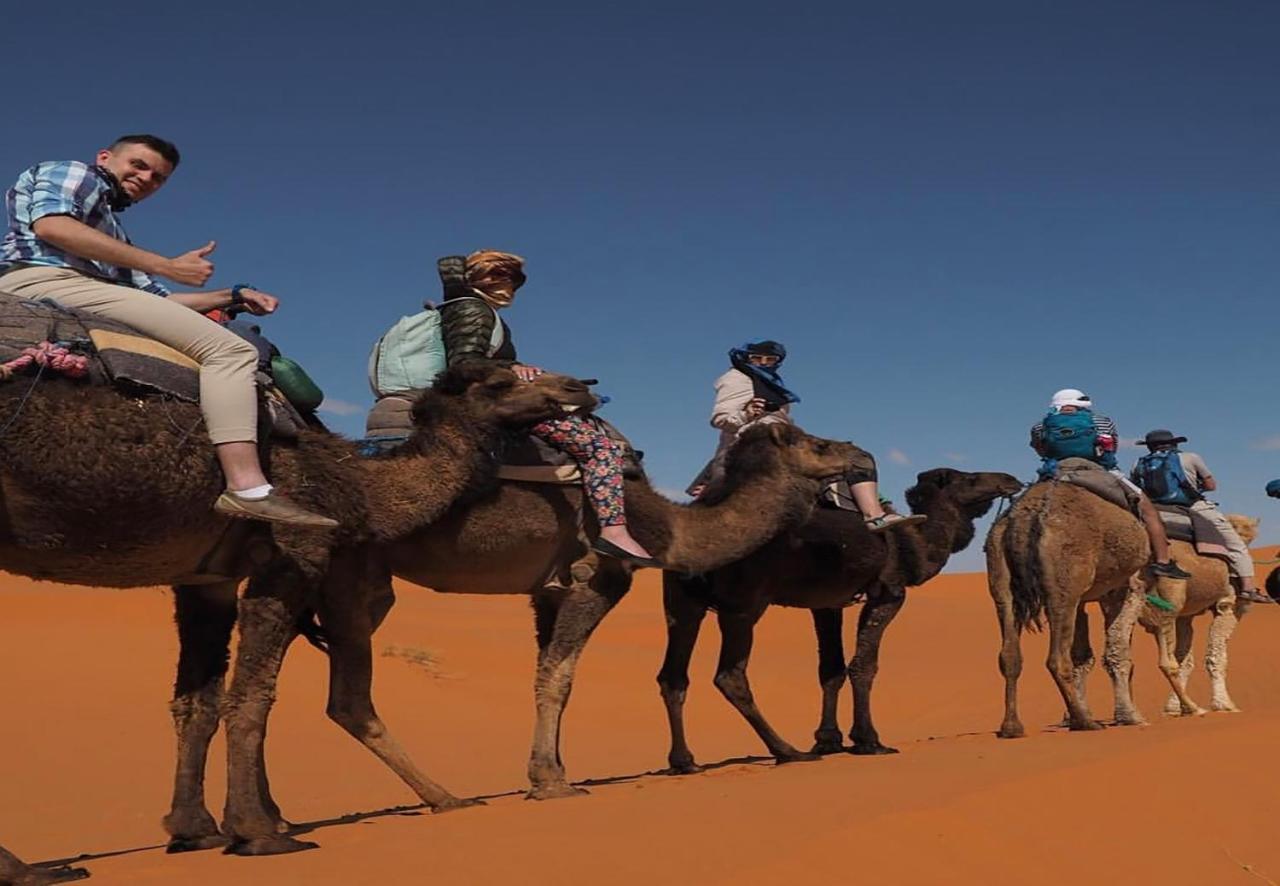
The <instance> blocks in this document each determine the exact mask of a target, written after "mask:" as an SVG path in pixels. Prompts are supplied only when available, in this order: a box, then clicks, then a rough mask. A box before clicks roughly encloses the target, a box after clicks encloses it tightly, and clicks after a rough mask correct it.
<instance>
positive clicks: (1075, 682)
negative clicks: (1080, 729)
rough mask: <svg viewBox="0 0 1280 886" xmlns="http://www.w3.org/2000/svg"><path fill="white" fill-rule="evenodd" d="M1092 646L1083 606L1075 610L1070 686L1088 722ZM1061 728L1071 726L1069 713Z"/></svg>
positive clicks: (1089, 713) (1089, 715)
mask: <svg viewBox="0 0 1280 886" xmlns="http://www.w3.org/2000/svg"><path fill="white" fill-rule="evenodd" d="M1093 665H1094V658H1093V644H1092V642H1090V640H1089V613H1088V612H1086V611H1085V608H1084V604H1081V605H1080V606H1079V608H1077V609H1076V628H1075V634H1074V635H1073V637H1072V639H1071V686H1072V688H1073V689H1074V690H1075V694H1076V698H1077V699H1079V701H1080V706H1081V707H1082V708H1083V709H1084V711H1085V714H1086V715H1087V716H1088V718H1089V719H1090V720H1092V719H1093V711H1092V710H1090V708H1089V672H1090V671H1092V670H1093ZM1062 725H1063V726H1070V725H1071V714H1070V712H1068V713H1066V714H1065V715H1063V718H1062Z"/></svg>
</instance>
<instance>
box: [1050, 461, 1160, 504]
mask: <svg viewBox="0 0 1280 886" xmlns="http://www.w3.org/2000/svg"><path fill="white" fill-rule="evenodd" d="M1041 482H1053V483H1070V484H1072V485H1074V486H1079V487H1080V488H1081V489H1086V490H1088V491H1089V492H1092V493H1093V494H1094V495H1096V496H1098V497H1099V498H1101V499H1103V500H1104V501H1109V502H1111V504H1113V505H1115V506H1116V507H1120V508H1124V509H1125V510H1126V511H1129V512H1130V513H1132V514H1134V515H1135V516H1136V515H1138V514H1139V503H1140V502H1141V500H1142V499H1141V497H1140V496H1139V495H1138V494H1137V493H1135V492H1134V491H1133V490H1132V489H1130V488H1129V487H1128V486H1126V485H1125V484H1124V483H1122V482H1120V478H1119V477H1117V476H1115V475H1114V474H1112V473H1111V472H1110V471H1108V470H1107V469H1106V468H1104V467H1103V466H1102V465H1100V464H1096V463H1095V462H1091V461H1089V460H1088V459H1087V458H1064V459H1062V460H1061V461H1059V462H1058V463H1057V465H1056V467H1055V469H1054V474H1053V476H1052V477H1051V478H1049V479H1048V480H1047V481H1041Z"/></svg>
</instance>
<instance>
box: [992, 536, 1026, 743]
mask: <svg viewBox="0 0 1280 886" xmlns="http://www.w3.org/2000/svg"><path fill="white" fill-rule="evenodd" d="M988 544H989V545H990V544H991V542H988ZM994 547H995V546H994V545H993V548H994ZM987 584H988V588H989V590H990V591H991V599H992V600H993V601H994V602H995V605H996V615H997V616H998V617H999V619H1000V674H1001V676H1003V677H1004V722H1002V723H1001V724H1000V729H999V731H998V732H996V735H997V736H998V737H1000V738H1022V737H1023V736H1024V735H1026V734H1027V730H1026V728H1025V727H1024V726H1023V725H1022V720H1021V718H1020V717H1019V716H1018V678H1019V677H1021V676H1022V631H1021V630H1020V629H1019V628H1018V622H1017V620H1016V619H1015V618H1014V615H1013V593H1012V591H1011V590H1010V588H1009V567H1008V565H1007V564H1006V563H1005V561H1004V554H1003V552H1002V551H1000V550H988V552H987Z"/></svg>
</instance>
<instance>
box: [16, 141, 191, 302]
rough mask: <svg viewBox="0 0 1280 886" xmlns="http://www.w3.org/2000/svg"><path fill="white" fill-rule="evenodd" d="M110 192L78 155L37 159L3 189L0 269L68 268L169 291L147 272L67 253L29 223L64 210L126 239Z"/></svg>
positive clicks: (136, 286)
mask: <svg viewBox="0 0 1280 886" xmlns="http://www.w3.org/2000/svg"><path fill="white" fill-rule="evenodd" d="M110 193H111V184H110V183H109V182H108V181H107V180H106V179H105V178H103V177H102V175H101V174H100V173H99V172H98V171H97V169H95V168H94V167H92V166H90V165H88V164H86V163H80V162H79V161H76V160H56V161H51V162H47V163H37V164H36V165H35V166H32V167H31V168H30V169H28V170H27V171H26V172H24V173H22V175H21V176H19V177H18V183H17V184H15V185H14V186H13V187H12V188H10V189H9V192H8V193H7V194H5V207H6V208H7V209H8V212H9V229H8V231H7V232H6V233H5V235H4V240H0V274H3V273H4V272H5V271H8V270H11V269H12V268H13V267H15V266H16V265H45V266H49V267H55V268H71V269H72V270H75V271H79V272H80V273H82V274H87V275H89V276H90V277H99V278H101V279H103V280H108V281H110V282H112V283H118V284H120V285H122V286H131V287H133V288H134V289H142V290H145V291H147V292H152V293H155V294H156V295H168V294H169V290H168V289H166V288H165V287H164V286H162V285H161V284H160V283H158V282H157V281H156V280H155V278H153V277H152V276H151V275H149V274H144V273H143V272H142V271H134V270H131V269H130V268H121V267H118V266H116V265H111V264H107V263H106V262H100V261H90V260H89V259H85V258H80V257H78V256H74V255H70V254H69V253H66V252H63V251H62V250H61V249H59V248H58V247H56V246H54V245H53V244H52V243H49V242H47V241H45V240H41V239H40V238H39V237H37V236H36V232H35V231H34V230H33V229H32V225H34V224H35V223H36V222H37V221H38V220H39V219H42V218H44V217H45V216H49V215H67V216H70V217H71V218H74V219H75V220H76V221H78V222H83V223H84V224H86V225H88V226H89V227H91V228H93V229H95V230H98V231H101V232H102V233H104V234H106V235H107V236H108V237H113V238H115V239H116V240H122V241H124V242H125V243H129V242H131V241H130V240H129V235H128V234H126V233H125V232H124V228H123V227H122V226H121V225H120V220H119V218H117V216H116V211H115V210H114V209H112V208H111V202H110V200H108V199H107V198H108V195H110Z"/></svg>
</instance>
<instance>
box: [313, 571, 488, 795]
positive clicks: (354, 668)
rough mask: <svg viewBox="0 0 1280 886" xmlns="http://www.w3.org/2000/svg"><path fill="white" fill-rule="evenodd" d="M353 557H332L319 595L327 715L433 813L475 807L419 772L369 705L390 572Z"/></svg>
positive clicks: (391, 596)
mask: <svg viewBox="0 0 1280 886" xmlns="http://www.w3.org/2000/svg"><path fill="white" fill-rule="evenodd" d="M362 571H363V566H362V564H361V562H360V561H359V560H358V559H351V560H345V559H340V558H339V557H336V556H335V557H334V559H333V561H332V563H331V566H330V571H329V577H328V579H327V581H326V584H325V588H324V591H323V593H322V594H321V599H322V603H321V623H322V624H323V625H324V630H325V636H326V638H327V639H328V642H329V705H328V709H327V711H326V713H328V715H329V717H330V719H332V720H333V721H334V722H335V723H337V724H338V725H339V726H341V727H342V728H343V729H345V730H346V731H347V732H348V733H349V734H350V735H351V736H352V737H353V738H355V739H356V741H358V742H360V743H361V744H362V745H364V746H365V747H366V748H368V749H369V750H370V751H372V752H373V753H374V755H375V756H377V758H378V759H379V760H381V761H382V762H383V763H385V764H386V765H387V766H388V767H389V768H390V769H391V771H392V772H394V773H395V774H396V775H398V776H400V778H401V780H403V781H404V783H405V784H407V785H408V786H409V788H410V789H411V790H412V791H413V792H414V793H415V794H417V795H418V797H419V798H421V800H422V802H423V803H425V804H426V805H427V806H429V807H431V808H432V809H434V810H436V811H437V812H441V811H445V810H448V809H458V808H461V807H463V806H474V805H477V803H478V802H479V801H477V800H460V799H459V798H457V797H455V796H454V795H453V794H451V793H449V792H448V791H447V790H445V789H444V788H442V787H441V786H440V785H438V784H436V783H435V782H434V781H432V780H431V779H430V778H428V777H427V776H426V775H425V774H423V773H422V772H421V771H420V770H419V769H418V767H417V766H415V765H414V763H413V760H412V759H410V757H409V755H408V754H407V753H405V750H404V748H402V747H401V746H400V743H399V742H397V741H396V740H395V738H394V737H393V736H392V735H391V733H390V731H389V730H388V729H387V727H386V725H385V724H384V723H383V722H382V720H381V718H379V717H378V713H377V711H375V710H374V707H373V651H372V642H373V634H374V632H375V631H376V630H377V629H378V625H380V624H381V623H382V620H383V618H385V617H386V615H387V613H388V612H389V611H390V610H391V606H392V605H393V604H394V602H395V595H394V592H393V591H392V589H391V580H390V576H389V575H387V574H385V573H381V570H378V572H379V574H376V575H362V574H361V572H362Z"/></svg>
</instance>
